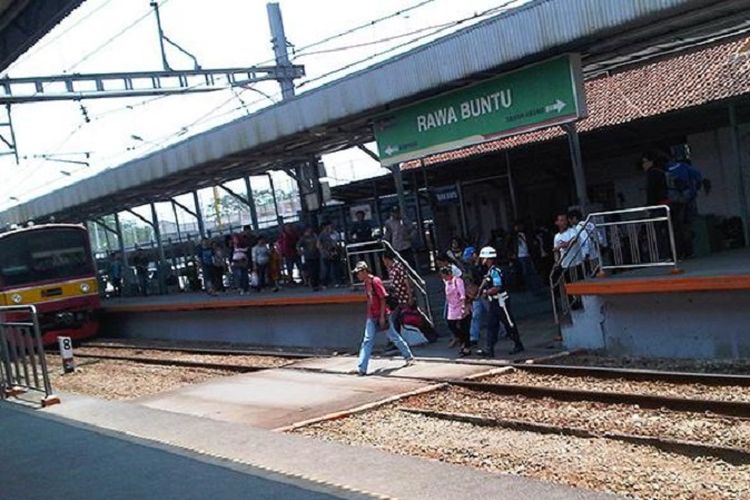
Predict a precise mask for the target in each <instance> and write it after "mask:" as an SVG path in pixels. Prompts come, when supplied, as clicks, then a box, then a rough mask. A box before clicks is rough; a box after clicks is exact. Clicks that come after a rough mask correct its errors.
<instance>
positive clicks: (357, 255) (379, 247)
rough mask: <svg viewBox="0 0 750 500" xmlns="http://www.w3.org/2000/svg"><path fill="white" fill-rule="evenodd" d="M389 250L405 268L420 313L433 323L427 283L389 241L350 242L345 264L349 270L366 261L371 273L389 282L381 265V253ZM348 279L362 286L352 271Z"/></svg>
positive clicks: (354, 284) (354, 285) (385, 270)
mask: <svg viewBox="0 0 750 500" xmlns="http://www.w3.org/2000/svg"><path fill="white" fill-rule="evenodd" d="M386 251H389V252H391V253H393V255H394V256H395V259H396V260H397V261H398V262H400V263H401V264H402V265H403V266H404V268H405V269H406V273H407V276H408V277H409V281H410V282H411V285H412V290H414V295H415V297H416V300H417V307H418V308H419V310H420V311H421V312H422V314H423V315H424V316H425V318H427V320H428V321H429V322H430V324H433V319H432V308H431V307H430V297H429V294H428V293H427V284H426V283H425V281H424V280H423V279H422V277H421V276H420V275H419V273H417V271H415V270H414V268H413V267H411V265H410V264H409V263H408V262H407V261H406V260H405V259H404V258H403V257H402V256H401V254H399V253H398V252H397V251H396V250H394V249H393V247H392V246H391V244H390V243H388V242H387V241H384V240H374V241H368V242H365V243H352V244H349V245H346V265H347V267H348V269H349V270H351V269H352V268H353V267H354V265H355V264H356V263H357V262H358V261H360V260H361V261H364V262H367V265H369V266H370V269H371V270H372V272H373V274H375V275H376V276H381V277H384V281H385V282H386V283H388V282H389V279H388V271H387V269H385V266H384V265H383V260H382V257H383V254H384V253H385V252H386ZM349 280H350V283H351V285H352V287H359V286H363V284H362V283H358V282H357V280H356V279H355V278H354V275H353V274H352V273H349Z"/></svg>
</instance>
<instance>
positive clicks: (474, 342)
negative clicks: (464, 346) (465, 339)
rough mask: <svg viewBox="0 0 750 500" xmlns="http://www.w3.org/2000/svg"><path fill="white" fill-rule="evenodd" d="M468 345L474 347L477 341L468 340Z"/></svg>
mask: <svg viewBox="0 0 750 500" xmlns="http://www.w3.org/2000/svg"><path fill="white" fill-rule="evenodd" d="M469 345H470V346H471V347H476V346H477V341H476V340H472V341H471V342H469Z"/></svg>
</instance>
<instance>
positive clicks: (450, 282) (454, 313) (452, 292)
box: [440, 266, 471, 356]
mask: <svg viewBox="0 0 750 500" xmlns="http://www.w3.org/2000/svg"><path fill="white" fill-rule="evenodd" d="M440 276H441V277H442V278H443V282H444V283H445V301H446V304H447V309H448V314H447V320H448V328H450V330H451V332H452V333H453V336H454V337H455V338H456V340H457V341H458V343H459V344H460V345H461V350H460V351H459V353H458V354H459V356H467V355H469V354H471V348H470V343H469V328H470V326H471V311H470V309H469V308H468V307H467V306H466V289H465V288H464V280H462V279H461V278H460V277H458V276H454V275H453V270H452V269H451V268H450V266H445V267H443V268H441V269H440Z"/></svg>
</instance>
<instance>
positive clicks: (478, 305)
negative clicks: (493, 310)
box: [469, 299, 487, 342]
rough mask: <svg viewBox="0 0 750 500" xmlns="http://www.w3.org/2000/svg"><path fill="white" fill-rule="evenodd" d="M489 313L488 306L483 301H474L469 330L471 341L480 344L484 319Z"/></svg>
mask: <svg viewBox="0 0 750 500" xmlns="http://www.w3.org/2000/svg"><path fill="white" fill-rule="evenodd" d="M486 311H487V306H486V305H485V304H484V302H482V299H474V301H473V302H472V303H471V327H470V328H469V339H470V340H471V341H472V342H479V332H480V330H481V329H482V319H483V318H484V313H485V312H486Z"/></svg>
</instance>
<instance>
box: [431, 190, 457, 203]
mask: <svg viewBox="0 0 750 500" xmlns="http://www.w3.org/2000/svg"><path fill="white" fill-rule="evenodd" d="M432 196H433V197H434V198H435V203H437V204H438V205H455V204H458V203H459V201H460V197H459V196H458V188H457V187H456V186H446V187H438V188H432Z"/></svg>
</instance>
